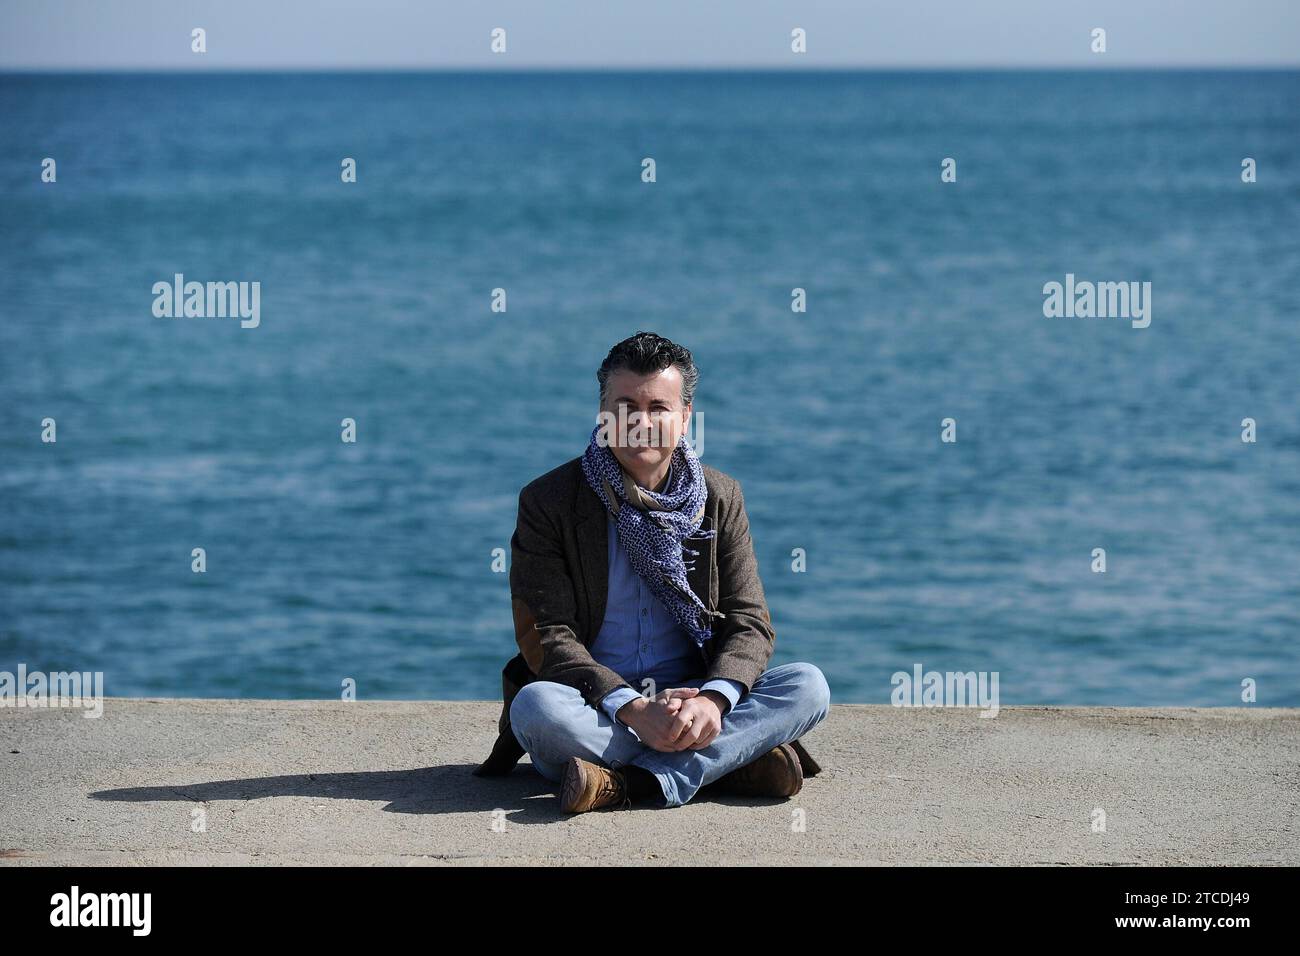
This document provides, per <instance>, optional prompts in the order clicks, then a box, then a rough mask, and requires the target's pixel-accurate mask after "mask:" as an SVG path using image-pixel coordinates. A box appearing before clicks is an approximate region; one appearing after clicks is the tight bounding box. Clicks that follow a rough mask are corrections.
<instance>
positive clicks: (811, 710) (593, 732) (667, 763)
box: [510, 662, 831, 807]
mask: <svg viewBox="0 0 1300 956" xmlns="http://www.w3.org/2000/svg"><path fill="white" fill-rule="evenodd" d="M706 679H707V678H704V677H700V678H696V679H694V680H687V681H678V682H677V683H675V684H667V685H664V689H666V688H667V687H699V686H700V685H701V684H703V683H704V681H705V680H706ZM830 707H831V691H830V687H829V686H828V685H827V683H826V677H825V676H824V675H823V674H822V672H821V669H820V668H818V667H817V666H816V665H814V664H805V663H802V662H797V663H792V664H780V665H778V666H776V667H773V668H770V669H768V670H766V671H764V672H763V673H762V674H761V675H759V678H758V680H756V681H755V682H754V685H753V686H752V687H751V688H750V689H749V692H748V693H747V694H744V695H742V696H741V698H740V701H739V702H738V703H737V704H736V706H735V707H734V708H732V710H731V712H730V713H729V714H726V715H724V716H723V718H722V730H721V731H720V732H719V734H718V736H717V737H715V738H714V739H713V743H711V744H709V746H707V747H703V748H701V749H699V750H677V751H671V752H665V751H660V750H655V749H654V748H652V747H648V746H646V745H645V744H643V743H642V742H641V741H640V740H639V739H638V738H637V736H636V734H634V733H633V732H632V731H631V730H630V729H629V728H627V727H624V726H623V725H622V724H621V723H619V722H618V721H616V720H615V721H611V720H610V719H609V717H608V716H607V715H606V714H605V712H604V711H603V710H600V709H598V708H596V707H592V706H591V705H590V704H588V703H587V702H586V700H585V699H584V698H583V696H582V693H581V692H580V691H579V690H578V689H577V688H575V687H570V686H569V685H567V684H560V683H557V682H555V681H546V680H537V681H533V682H532V683H529V684H525V685H524V686H523V687H521V688H520V689H519V692H518V693H517V694H516V695H515V699H514V700H513V701H511V703H510V726H511V728H512V729H513V730H514V733H515V738H516V739H517V740H518V741H519V746H521V747H523V748H524V750H525V751H527V752H528V755H529V757H530V758H531V759H532V761H533V767H534V768H536V770H537V771H538V773H540V774H541V775H542V776H544V777H546V779H548V780H550V781H552V782H554V783H559V782H560V779H561V775H562V774H563V772H564V765H565V763H566V762H567V761H568V759H569V758H570V757H581V758H582V759H584V760H590V761H592V762H593V763H602V764H604V765H605V766H607V767H612V768H617V767H622V766H625V765H627V764H634V765H636V766H638V767H644V768H645V769H646V770H649V771H650V772H651V773H653V774H654V775H655V777H656V778H657V779H658V780H659V785H660V787H662V788H663V792H664V804H663V805H664V806H667V807H679V806H681V805H682V804H684V803H686V802H687V801H689V800H690V799H691V798H692V797H693V796H695V794H696V792H697V791H698V790H699V789H700V788H701V787H703V786H705V785H706V784H709V783H712V782H713V781H714V780H717V779H718V778H719V777H721V776H723V775H724V774H726V773H729V772H730V771H732V770H735V769H736V768H737V767H743V766H745V764H747V763H751V762H752V761H754V760H757V759H758V758H759V757H761V756H762V755H763V754H765V753H767V752H768V751H769V750H771V749H772V748H773V747H777V746H780V745H781V744H784V743H789V742H790V741H791V740H796V739H797V738H799V737H802V736H803V735H804V734H806V733H807V732H808V731H810V730H812V729H813V728H814V727H816V726H817V725H818V724H819V723H821V722H822V721H823V720H825V719H826V716H827V714H829V713H830Z"/></svg>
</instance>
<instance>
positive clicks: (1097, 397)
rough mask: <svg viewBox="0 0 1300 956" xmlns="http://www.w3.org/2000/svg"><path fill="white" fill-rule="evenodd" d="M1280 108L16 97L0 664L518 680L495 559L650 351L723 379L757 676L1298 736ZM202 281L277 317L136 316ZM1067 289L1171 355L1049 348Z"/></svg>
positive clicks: (1133, 95) (709, 442) (1287, 227)
mask: <svg viewBox="0 0 1300 956" xmlns="http://www.w3.org/2000/svg"><path fill="white" fill-rule="evenodd" d="M1298 102H1300V75H1298V74H1296V73H1259V74H1252V73H1109V72H1108V73H1077V74H1050V73H1044V74H1033V73H991V74H910V75H909V74H824V75H817V74H802V75H793V74H666V75H665V74H660V75H655V74H639V75H638V74H585V75H584V74H574V75H565V74H543V75H531V76H529V75H514V76H489V75H469V76H455V75H427V76H426V75H392V76H364V75H315V76H296V75H283V76H238V75H229V76H168V75H156V76H138V77H137V76H115V77H99V76H82V77H57V76H29V77H17V76H5V77H0V117H2V121H0V209H2V210H3V214H2V216H0V253H2V254H3V255H2V258H0V309H2V314H0V318H2V321H0V669H8V670H14V669H15V668H16V666H17V664H18V663H19V662H23V663H26V665H27V666H28V668H29V669H44V670H60V669H79V670H103V671H104V672H105V683H106V692H107V693H109V694H113V695H137V694H151V695H166V696H221V697H224V696H248V697H332V696H335V695H336V694H338V692H339V685H340V681H341V680H342V679H343V678H344V677H352V678H354V679H355V680H356V681H357V684H358V693H359V695H360V696H361V697H390V698H425V697H436V698H491V697H495V696H497V695H498V694H499V692H500V680H499V671H500V667H501V665H502V664H503V663H504V662H505V660H506V659H507V658H508V657H510V656H511V655H512V654H513V653H514V644H513V639H512V627H511V617H510V612H509V600H508V584H507V579H506V575H504V574H495V573H493V572H492V568H491V562H492V549H494V548H497V547H506V548H508V544H509V538H510V534H511V531H512V530H513V526H514V518H515V505H516V496H517V494H518V491H519V488H520V487H521V486H522V485H523V484H525V483H526V482H527V481H528V480H530V479H531V478H533V477H534V476H536V475H538V474H540V473H542V472H544V471H547V470H549V469H550V468H552V467H554V466H555V465H557V464H560V463H561V462H563V461H566V460H567V459H569V458H571V457H573V456H575V455H577V454H579V453H580V452H581V450H582V447H583V445H584V443H585V441H586V436H587V435H588V434H589V432H590V427H591V423H592V418H593V416H594V413H595V408H596V385H595V368H596V366H597V365H598V364H599V362H600V360H601V358H603V356H604V354H605V352H606V351H607V350H608V348H609V347H610V345H612V344H613V343H614V342H615V341H617V340H618V339H620V338H622V337H624V336H626V335H629V334H631V333H632V332H635V331H636V330H638V329H643V328H644V329H653V330H655V331H658V332H661V333H662V334H664V335H667V336H669V337H671V338H674V339H678V340H680V341H682V342H683V343H685V344H686V345H688V346H689V347H691V348H692V349H693V350H694V352H695V356H696V359H697V362H698V364H699V365H700V367H701V370H702V376H703V377H702V382H701V387H700V391H699V393H698V396H697V402H696V412H697V414H699V413H703V417H704V421H705V428H704V448H703V459H704V460H705V461H706V462H708V463H710V464H712V465H714V466H716V467H718V468H721V469H722V470H723V471H726V472H728V473H730V474H732V475H734V476H735V477H737V478H738V479H739V480H740V481H741V482H742V483H743V485H744V489H745V495H746V502H747V506H748V510H749V514H750V518H751V522H752V528H753V535H754V540H755V546H756V550H757V553H758V557H759V563H760V569H761V571H762V573H763V581H764V585H765V587H766V589H767V594H768V599H769V604H770V606H771V610H772V615H773V619H774V623H775V625H776V630H777V633H778V640H777V648H776V653H775V655H774V658H773V661H774V663H780V662H783V661H787V660H810V661H813V662H815V663H817V664H818V665H819V666H820V667H821V668H822V669H823V670H824V671H825V672H826V674H827V676H828V677H829V679H830V683H831V687H832V692H833V695H834V698H835V700H836V701H838V702H850V701H854V702H884V701H886V700H888V695H889V692H890V690H891V687H890V683H889V677H890V675H891V674H892V673H893V672H895V671H897V670H909V671H910V670H911V668H912V665H913V664H914V663H918V662H919V663H921V664H923V666H925V667H926V668H935V669H939V670H988V671H998V672H999V673H1000V675H1001V680H1000V691H1001V702H1002V703H1003V704H1016V703H1048V704H1085V703H1094V704H1096V703H1113V704H1134V705H1154V704H1196V705H1211V706H1215V705H1234V704H1238V703H1239V702H1240V697H1239V694H1240V682H1241V680H1242V679H1243V678H1245V677H1251V678H1254V679H1255V680H1257V681H1258V686H1259V701H1260V703H1261V704H1265V705H1290V706H1295V705H1300V642H1298V641H1297V634H1298V630H1300V600H1298V598H1300V586H1298V584H1297V581H1298V572H1300V560H1298V559H1300V503H1298V501H1300V497H1298V495H1297V492H1298V491H1300V481H1298V480H1297V475H1300V423H1297V420H1296V397H1297V388H1296V383H1297V381H1298V376H1297V358H1298V357H1300V328H1298V327H1297V321H1296V320H1297V309H1296V289H1297V287H1298V285H1300V239H1298V238H1297V237H1298V236H1300V230H1297V212H1298V211H1300V151H1298V150H1297V146H1298V145H1300V135H1298V134H1300V118H1298V117H1297V103H1298ZM46 156H49V157H53V158H55V159H56V160H57V163H58V181H57V183H56V184H54V185H43V184H41V183H40V182H39V172H40V162H41V160H42V159H43V158H44V157H46ZM345 156H349V157H354V158H355V159H356V160H357V163H358V182H357V183H356V184H353V185H343V184H342V183H341V182H340V180H339V164H340V160H341V158H342V157H345ZM645 156H653V157H654V158H655V159H656V162H657V174H658V182H657V183H656V184H654V185H653V186H649V185H645V184H643V183H641V182H640V170H641V160H642V158H643V157H645ZM1244 156H1250V157H1253V158H1255V159H1256V160H1257V162H1258V167H1259V181H1258V182H1257V183H1255V184H1252V185H1245V184H1243V183H1242V182H1241V180H1240V176H1239V171H1240V164H1241V159H1242V157H1244ZM944 157H954V158H956V159H957V161H958V181H957V182H956V183H953V184H942V183H941V182H940V181H939V163H940V160H941V159H942V158H944ZM176 272H182V273H184V274H185V275H186V277H187V278H192V279H199V280H233V281H259V282H260V283H261V324H260V326H259V327H258V328H256V329H241V328H240V327H239V325H238V323H237V322H235V321H232V320H208V319H190V320H168V319H160V318H155V317H154V316H153V314H152V312H151V306H152V302H153V295H152V293H151V288H152V285H153V283H155V282H157V281H170V280H171V277H172V276H173V274H174V273H176ZM1066 273H1073V274H1075V275H1077V276H1078V277H1080V278H1081V279H1085V278H1086V279H1093V280H1115V281H1121V280H1145V281H1150V282H1152V284H1153V300H1152V302H1153V314H1152V323H1151V326H1150V327H1149V328H1147V329H1133V328H1132V327H1131V326H1130V324H1129V323H1128V322H1127V321H1123V320H1081V319H1048V318H1045V317H1044V315H1043V312H1042V301H1043V295H1042V287H1043V284H1044V283H1045V282H1049V281H1053V280H1056V281H1063V279H1064V277H1065V274H1066ZM496 287H503V288H505V289H507V291H508V294H509V310H508V312H507V313H505V314H500V313H495V314H494V313H493V312H491V311H490V310H489V296H490V294H491V290H492V289H493V288H496ZM794 287H802V288H805V289H807V290H808V303H809V308H808V311H807V313H804V314H795V313H792V312H791V310H790V304H789V303H790V290H791V289H792V288H794ZM45 417H53V418H54V419H56V421H57V423H58V424H57V427H58V441H57V443H56V444H43V443H41V441H40V427H41V426H40V423H41V421H42V419H43V418H45ZM344 417H352V418H355V419H356V421H357V422H358V432H359V441H358V443H357V444H356V445H345V444H343V443H341V442H340V441H339V422H340V420H341V419H342V418H344ZM947 417H952V418H954V419H956V420H957V423H958V425H957V428H958V441H957V443H955V444H944V443H941V442H940V441H939V429H940V421H941V419H943V418H947ZM1245 417H1252V418H1254V419H1256V421H1257V422H1258V434H1259V441H1258V442H1257V443H1255V444H1245V443H1243V442H1242V441H1241V440H1240V432H1241V427H1240V422H1241V420H1242V419H1243V418H1245ZM194 547H203V548H205V549H206V551H207V555H208V571H207V573H206V574H203V575H198V574H193V573H191V571H190V552H191V549H192V548H194ZM1097 547H1103V548H1105V549H1106V552H1107V560H1108V570H1107V572H1106V573H1105V574H1094V573H1092V572H1091V570H1090V564H1091V561H1092V557H1091V553H1092V550H1093V549H1094V548H1097ZM795 548H803V549H805V550H806V552H807V572H806V573H802V574H797V573H793V572H792V571H791V564H790V562H791V552H792V550H793V549H795Z"/></svg>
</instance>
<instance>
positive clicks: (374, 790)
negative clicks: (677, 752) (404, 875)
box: [88, 761, 779, 824]
mask: <svg viewBox="0 0 1300 956" xmlns="http://www.w3.org/2000/svg"><path fill="white" fill-rule="evenodd" d="M473 770H474V765H473V764H443V765H441V766H437V767H423V768H420V769H416V770H373V771H355V772H351V773H302V774H286V775H283V776H277V777H243V778H239V779H235V780H210V781H207V782H201V783H178V784H169V785H160V786H155V787H121V788H118V789H115V790H97V791H94V792H92V793H90V794H88V796H89V797H90V799H92V800H121V801H125V802H128V803H153V802H161V801H168V800H174V801H183V802H186V803H209V802H212V801H217V800H261V799H264V798H266V797H317V798H322V799H332V800H369V801H376V802H380V803H383V804H385V805H384V807H383V810H384V812H386V813H472V812H474V811H476V810H477V811H480V812H483V813H491V812H492V811H494V810H501V811H504V813H505V818H506V819H507V820H509V821H510V822H511V823H522V824H532V823H554V822H555V821H557V820H568V819H571V818H572V816H573V814H569V813H561V812H560V809H559V801H558V800H557V799H556V794H557V793H558V792H559V784H556V783H552V782H551V781H550V780H547V779H546V778H545V777H543V776H542V775H541V774H540V773H538V772H537V771H536V770H534V769H533V766H532V764H530V763H527V762H526V761H525V762H521V763H520V764H518V765H517V766H516V767H514V768H513V769H512V770H511V771H510V773H508V774H506V775H505V776H500V777H476V776H474V775H473V772H472V771H473ZM701 800H708V801H710V802H715V801H716V802H723V803H734V804H735V805H737V806H748V805H752V804H754V803H755V802H757V803H768V802H774V803H775V802H779V801H777V800H771V801H769V800H768V799H766V798H759V797H746V798H743V799H741V798H735V797H729V796H723V795H720V794H715V793H714V792H713V790H712V788H709V787H706V788H704V789H702V790H701V791H700V792H699V793H698V794H696V796H695V798H694V799H693V800H692V801H691V802H692V803H695V802H699V801H701ZM632 809H634V810H641V809H648V810H655V809H661V810H662V809H665V808H663V807H656V806H654V805H653V804H651V803H648V802H644V801H638V802H636V803H633V804H632ZM595 812H597V813H602V812H606V811H604V810H598V811H595Z"/></svg>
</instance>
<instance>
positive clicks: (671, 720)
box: [618, 687, 726, 752]
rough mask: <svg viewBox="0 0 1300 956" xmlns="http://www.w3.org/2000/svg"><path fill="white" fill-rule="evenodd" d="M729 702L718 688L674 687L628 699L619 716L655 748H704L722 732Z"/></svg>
mask: <svg viewBox="0 0 1300 956" xmlns="http://www.w3.org/2000/svg"><path fill="white" fill-rule="evenodd" d="M725 701H726V698H725V697H723V695H722V694H720V693H718V692H717V691H716V690H706V691H704V692H703V693H701V692H700V690H699V688H696V687H670V688H668V689H667V690H661V691H660V692H659V693H657V694H655V696H654V697H637V698H635V699H633V700H630V701H628V702H627V703H626V704H624V705H623V706H622V707H620V708H619V709H618V719H619V720H621V721H623V723H625V724H627V725H628V726H629V727H631V728H632V729H633V730H635V731H636V735H637V736H638V737H639V738H640V739H641V742H642V743H643V744H645V745H646V746H647V747H650V748H651V749H653V750H660V751H665V752H671V751H676V750H700V749H701V748H703V747H707V746H709V744H711V743H713V738H714V737H716V736H718V734H720V733H722V708H723V706H724V702H725Z"/></svg>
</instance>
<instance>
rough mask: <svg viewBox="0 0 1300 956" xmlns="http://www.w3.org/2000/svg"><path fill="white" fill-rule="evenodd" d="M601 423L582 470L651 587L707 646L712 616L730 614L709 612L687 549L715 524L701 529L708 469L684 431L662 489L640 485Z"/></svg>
mask: <svg viewBox="0 0 1300 956" xmlns="http://www.w3.org/2000/svg"><path fill="white" fill-rule="evenodd" d="M600 430H601V426H600V425H599V424H598V425H597V426H596V427H595V428H594V429H592V432H591V441H590V442H589V443H588V444H587V450H586V452H585V453H584V454H583V456H582V471H583V474H585V475H586V476H587V484H589V485H591V490H592V491H594V492H595V493H596V495H597V496H598V497H599V498H600V500H601V501H602V502H603V503H604V505H605V508H606V510H607V511H608V512H609V513H610V514H612V515H614V516H615V522H616V525H617V528H618V538H619V543H620V544H621V545H622V547H623V549H624V550H625V551H626V552H627V555H628V558H629V559H630V560H631V562H632V569H633V570H634V571H636V573H637V574H638V575H640V576H641V580H642V581H644V582H645V583H646V586H647V587H649V588H650V591H651V592H652V593H653V594H654V596H655V597H657V598H658V599H659V600H660V601H661V602H662V603H663V605H664V607H666V608H667V609H668V610H669V611H671V612H672V615H673V617H674V618H676V620H677V623H679V624H680V625H681V626H682V627H683V628H685V630H686V631H687V633H689V634H690V635H691V637H693V638H694V639H695V643H696V644H697V645H703V643H704V642H705V641H707V640H708V639H709V638H710V637H712V636H713V619H714V618H722V617H725V616H726V615H724V614H720V613H718V612H717V611H710V610H709V609H708V608H706V607H705V606H704V604H703V603H702V602H701V601H700V599H699V598H698V597H697V596H696V595H695V592H694V591H692V590H691V587H690V584H689V583H687V580H686V572H687V571H688V570H693V569H694V560H692V562H691V564H690V565H689V566H688V565H687V564H686V561H685V558H684V557H683V551H684V552H685V553H686V554H689V555H691V557H692V559H694V557H695V556H696V555H698V554H699V552H698V551H694V550H692V549H691V548H688V547H686V544H685V542H686V539H687V538H696V539H699V540H706V539H709V538H713V537H715V536H716V535H717V529H716V528H715V529H710V530H709V531H706V532H703V533H701V534H697V533H696V532H697V531H699V528H700V524H701V523H702V522H703V520H704V502H705V499H706V498H707V497H708V489H707V488H706V487H705V484H704V470H703V469H702V468H701V467H700V459H699V458H698V457H697V456H696V454H695V451H694V449H692V448H691V446H690V443H689V442H687V441H686V436H685V435H682V436H681V437H680V438H679V439H678V441H677V447H676V448H674V449H673V458H672V474H671V476H670V477H669V482H668V485H667V487H665V488H664V490H663V491H649V490H647V489H645V488H642V487H640V486H639V485H637V484H636V482H635V481H634V480H633V479H632V478H631V476H629V475H627V474H626V473H625V472H624V471H623V469H622V467H621V466H620V465H619V463H618V459H617V458H615V457H614V453H613V452H612V451H610V449H609V447H608V446H607V445H602V444H601V443H600V442H598V441H597V440H596V436H597V435H598V434H599V433H600Z"/></svg>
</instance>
